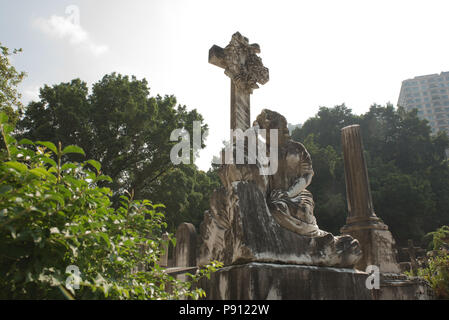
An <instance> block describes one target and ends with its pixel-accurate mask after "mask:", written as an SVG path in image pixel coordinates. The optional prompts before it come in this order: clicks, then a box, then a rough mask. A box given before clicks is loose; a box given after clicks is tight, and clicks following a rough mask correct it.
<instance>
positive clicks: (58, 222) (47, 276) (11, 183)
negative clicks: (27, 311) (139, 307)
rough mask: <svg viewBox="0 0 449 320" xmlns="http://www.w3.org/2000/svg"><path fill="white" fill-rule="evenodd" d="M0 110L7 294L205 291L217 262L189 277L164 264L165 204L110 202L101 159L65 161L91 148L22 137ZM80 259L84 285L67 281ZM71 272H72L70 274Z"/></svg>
mask: <svg viewBox="0 0 449 320" xmlns="http://www.w3.org/2000/svg"><path fill="white" fill-rule="evenodd" d="M7 121H8V119H7V116H6V115H5V114H3V113H0V126H1V127H0V129H1V135H2V138H3V142H4V145H3V147H2V148H1V149H0V288H2V290H1V291H0V299H58V298H63V297H64V296H65V297H66V298H79V299H103V298H112V299H177V298H181V297H191V298H194V299H197V298H200V297H202V296H204V294H205V293H204V291H203V290H202V289H200V288H195V286H194V284H195V282H196V281H197V280H198V279H199V278H200V277H202V276H209V274H210V272H213V271H215V270H216V267H217V266H219V264H218V263H215V262H214V263H212V264H211V265H208V266H206V267H205V268H203V269H201V270H200V271H199V272H198V273H197V274H196V275H190V279H189V280H188V281H185V282H181V281H178V280H176V279H174V278H173V277H171V276H169V275H168V274H166V273H165V272H164V270H163V269H162V268H161V267H160V266H159V265H158V260H159V259H160V257H161V255H162V254H163V248H164V247H165V246H166V245H167V244H168V242H170V241H171V242H173V243H174V242H175V240H174V239H173V238H172V237H171V236H169V240H167V241H166V242H164V241H162V230H163V229H164V228H165V227H166V224H165V222H164V215H163V214H162V213H160V212H159V208H161V207H163V206H162V205H153V204H152V203H151V202H150V201H148V200H143V201H135V200H133V194H132V193H131V194H129V193H128V195H127V196H122V197H121V206H120V207H119V208H118V209H114V208H113V207H112V206H111V201H110V196H111V191H110V189H108V188H104V187H103V188H102V187H98V186H97V183H98V182H99V181H102V180H110V178H109V177H108V176H105V175H102V173H101V165H100V163H99V162H97V161H95V160H88V161H85V162H82V163H75V162H74V163H72V162H66V161H64V159H65V158H66V157H67V155H68V154H71V153H77V154H84V151H83V150H82V149H81V148H79V147H77V146H67V147H65V148H62V146H61V144H59V146H58V147H56V146H55V145H54V144H53V143H51V142H42V141H38V142H32V141H30V140H27V139H23V140H21V141H19V142H17V141H16V140H15V139H14V138H13V137H12V136H11V135H10V133H11V132H12V131H13V129H14V128H13V127H12V126H11V125H10V124H8V123H7ZM72 265H74V266H76V268H78V269H79V271H80V272H81V274H80V275H79V276H80V277H79V278H78V277H77V279H79V290H74V288H73V287H71V286H70V285H69V286H68V289H67V288H66V287H65V284H66V280H67V279H68V278H69V279H72V280H73V279H74V277H75V276H76V275H73V274H71V273H69V274H67V273H66V271H68V270H67V267H68V266H72ZM69 276H70V277H69Z"/></svg>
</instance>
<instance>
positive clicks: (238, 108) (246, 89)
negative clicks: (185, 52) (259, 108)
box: [209, 32, 269, 131]
mask: <svg viewBox="0 0 449 320" xmlns="http://www.w3.org/2000/svg"><path fill="white" fill-rule="evenodd" d="M258 53H260V47H259V45H258V44H255V43H254V44H249V42H248V38H246V37H244V36H242V35H241V34H240V33H239V32H236V33H235V34H234V35H233V36H232V39H231V42H230V43H229V44H228V45H227V46H226V47H225V48H224V49H223V48H221V47H219V46H216V45H214V46H213V47H212V48H211V49H210V50H209V63H211V64H213V65H215V66H217V67H220V68H223V69H224V70H225V74H226V75H227V76H228V77H229V78H231V129H237V128H238V129H242V130H243V131H245V130H246V129H248V128H249V127H250V94H252V93H253V90H254V89H257V88H259V86H258V85H257V83H259V84H262V85H263V84H265V83H267V82H268V80H269V71H268V68H266V67H264V65H263V64H262V59H261V58H260V57H259V56H258V55H257V54H258Z"/></svg>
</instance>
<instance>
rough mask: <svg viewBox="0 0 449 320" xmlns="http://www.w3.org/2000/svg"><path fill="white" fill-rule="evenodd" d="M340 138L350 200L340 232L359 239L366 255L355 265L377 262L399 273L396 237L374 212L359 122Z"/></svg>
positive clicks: (346, 129) (385, 268)
mask: <svg viewBox="0 0 449 320" xmlns="http://www.w3.org/2000/svg"><path fill="white" fill-rule="evenodd" d="M341 138H342V149H343V158H344V166H345V180H346V198H347V203H348V217H347V219H346V225H345V226H344V227H343V228H341V233H342V234H349V235H351V236H353V237H354V238H356V239H357V240H359V242H360V246H361V247H362V251H363V257H362V259H361V260H360V261H359V262H358V263H357V265H356V266H355V267H356V268H357V269H360V270H365V269H366V267H367V266H369V265H376V266H378V267H379V269H380V271H381V272H393V273H398V272H400V269H399V265H398V263H397V259H396V249H395V241H394V239H393V236H392V234H391V232H390V231H388V226H387V225H386V224H384V223H383V222H382V220H381V219H380V218H379V217H377V216H376V214H375V212H374V206H373V200H372V197H371V189H370V185H369V179H368V170H367V168H366V162H365V156H364V154H363V142H362V136H361V132H360V126H359V125H352V126H348V127H345V128H343V129H342V130H341Z"/></svg>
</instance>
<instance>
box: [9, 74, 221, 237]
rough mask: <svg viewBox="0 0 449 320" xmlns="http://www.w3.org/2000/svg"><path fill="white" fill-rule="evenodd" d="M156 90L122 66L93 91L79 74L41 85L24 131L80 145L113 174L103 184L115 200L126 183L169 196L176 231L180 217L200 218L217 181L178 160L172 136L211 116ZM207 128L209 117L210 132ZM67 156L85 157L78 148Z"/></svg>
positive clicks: (140, 192)
mask: <svg viewBox="0 0 449 320" xmlns="http://www.w3.org/2000/svg"><path fill="white" fill-rule="evenodd" d="M149 94H150V92H149V88H148V83H147V81H146V80H145V79H143V80H137V79H136V78H135V77H134V76H133V77H128V76H122V75H120V74H115V73H112V74H109V75H105V76H104V77H103V79H101V80H100V81H98V82H97V83H95V84H94V85H93V86H92V93H91V94H89V92H88V88H87V85H86V83H85V82H82V81H81V80H79V79H75V80H72V81H71V82H68V83H60V84H57V85H54V86H52V87H50V86H47V85H46V86H44V87H43V88H42V89H41V90H40V97H41V98H40V101H37V102H31V103H30V104H29V105H28V107H27V108H26V113H25V117H24V118H23V119H22V120H21V121H20V122H19V124H18V127H19V130H18V132H20V135H18V136H17V138H18V139H21V138H27V139H30V140H38V139H39V140H45V141H52V142H53V143H54V144H56V143H57V142H59V141H61V142H62V144H63V145H78V146H80V147H81V148H82V149H83V150H84V151H85V153H86V156H87V158H90V159H97V160H98V161H99V162H100V163H101V164H102V169H101V170H102V173H103V174H105V175H108V176H110V177H111V178H112V182H111V183H103V184H102V185H103V186H108V187H110V188H111V189H112V191H113V193H114V196H113V202H114V204H116V203H118V196H119V195H120V194H123V192H124V191H125V190H134V192H135V198H136V199H145V198H150V197H151V199H153V200H155V201H158V202H162V203H165V204H167V208H165V209H161V210H164V212H166V214H167V215H166V216H167V222H168V224H169V228H170V230H171V231H173V230H174V228H176V227H177V225H178V223H179V221H194V222H195V223H197V222H198V221H199V220H200V219H201V218H202V216H203V213H204V211H205V210H206V209H207V207H208V198H209V195H210V192H211V191H212V190H213V187H212V184H211V183H209V181H208V179H207V175H206V174H205V173H204V172H201V171H199V170H198V169H197V168H196V167H195V166H193V165H191V166H179V167H177V166H174V165H173V164H172V162H171V161H170V150H171V149H172V147H173V146H174V145H175V144H176V143H177V142H172V141H170V134H171V132H172V131H173V130H174V129H179V128H185V129H186V130H187V131H188V132H189V133H190V136H191V137H192V136H193V121H201V122H202V121H203V118H202V116H201V115H200V114H199V113H198V112H197V111H196V110H192V111H187V108H186V107H185V106H180V105H177V102H176V98H175V97H174V96H165V97H161V96H156V97H151V96H150V95H149ZM206 129H207V125H204V124H203V125H202V133H204V132H205V130H206ZM203 142H204V141H202V145H201V147H204V146H205V145H204V143H203ZM191 152H192V154H193V149H192V150H191ZM65 158H66V159H70V160H71V161H81V160H82V159H83V157H81V156H80V155H73V154H70V155H67V157H65ZM94 167H95V166H94ZM200 184H201V186H200ZM203 184H204V185H203ZM174 186H176V187H174ZM206 199H207V201H206Z"/></svg>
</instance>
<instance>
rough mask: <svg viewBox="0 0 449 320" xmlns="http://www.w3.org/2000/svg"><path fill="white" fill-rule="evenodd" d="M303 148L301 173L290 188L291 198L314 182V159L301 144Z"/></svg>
mask: <svg viewBox="0 0 449 320" xmlns="http://www.w3.org/2000/svg"><path fill="white" fill-rule="evenodd" d="M301 147H302V148H301V149H302V150H300V152H299V154H300V157H299V163H298V165H299V166H300V167H301V168H300V172H301V175H300V176H299V177H298V178H297V179H296V180H295V182H294V183H293V184H292V185H291V186H290V188H288V190H287V195H288V196H289V197H290V198H293V197H296V196H298V195H299V194H300V193H301V191H303V190H304V189H305V188H307V187H308V186H309V184H310V182H312V177H313V169H312V159H311V157H310V154H309V153H308V152H307V150H306V149H305V148H304V147H303V146H302V145H301Z"/></svg>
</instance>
